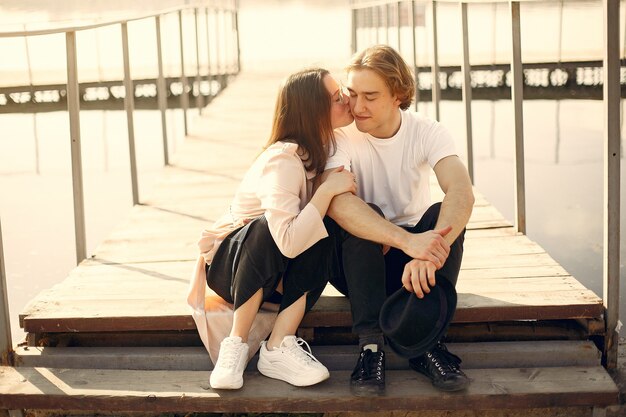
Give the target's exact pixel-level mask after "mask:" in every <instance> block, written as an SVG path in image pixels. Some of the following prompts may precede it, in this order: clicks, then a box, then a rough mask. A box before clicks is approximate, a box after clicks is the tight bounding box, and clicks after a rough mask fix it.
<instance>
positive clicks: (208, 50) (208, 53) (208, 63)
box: [204, 7, 213, 100]
mask: <svg viewBox="0 0 626 417" xmlns="http://www.w3.org/2000/svg"><path fill="white" fill-rule="evenodd" d="M204 15H205V17H206V56H207V58H206V66H207V72H208V78H209V100H212V99H213V74H212V72H211V37H210V36H209V26H210V25H209V8H208V7H207V8H206V9H204Z"/></svg>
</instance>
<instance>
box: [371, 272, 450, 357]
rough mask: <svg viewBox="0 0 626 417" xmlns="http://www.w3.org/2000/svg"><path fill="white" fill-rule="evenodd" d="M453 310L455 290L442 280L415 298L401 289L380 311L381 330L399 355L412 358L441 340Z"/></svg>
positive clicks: (392, 295)
mask: <svg viewBox="0 0 626 417" xmlns="http://www.w3.org/2000/svg"><path fill="white" fill-rule="evenodd" d="M455 309H456V290H455V289H454V285H452V283H450V281H448V280H447V279H445V278H441V279H437V285H435V286H434V287H432V288H431V289H430V293H428V294H424V298H417V296H416V295H415V293H413V292H409V291H407V290H406V289H405V288H404V287H402V288H400V289H399V290H398V291H396V292H395V293H393V294H391V296H389V297H388V298H387V300H386V301H385V303H384V304H383V307H382V308H381V310H380V328H381V330H382V331H383V333H384V334H385V337H386V338H387V341H388V342H389V346H391V348H392V349H393V350H394V351H395V352H396V353H397V354H398V355H400V356H403V357H405V358H415V357H417V356H420V355H422V354H423V353H425V352H426V351H428V350H430V349H432V348H433V347H434V346H435V345H436V344H437V342H438V341H439V340H441V338H442V337H443V335H444V334H445V332H446V330H447V329H448V326H449V324H450V322H451V321H452V316H453V315H454V311H455Z"/></svg>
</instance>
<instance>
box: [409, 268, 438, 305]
mask: <svg viewBox="0 0 626 417" xmlns="http://www.w3.org/2000/svg"><path fill="white" fill-rule="evenodd" d="M436 270H437V268H436V267H435V264H433V263H432V262H429V261H423V260H421V259H413V260H411V261H410V262H409V263H407V264H406V265H405V266H404V272H403V273H402V285H403V286H404V288H406V290H407V291H410V292H414V293H415V295H417V297H418V298H424V294H425V293H426V294H428V293H429V292H430V287H434V286H435V271H436Z"/></svg>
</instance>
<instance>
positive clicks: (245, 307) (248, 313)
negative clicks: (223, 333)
mask: <svg viewBox="0 0 626 417" xmlns="http://www.w3.org/2000/svg"><path fill="white" fill-rule="evenodd" d="M262 301H263V289H262V288H259V290H258V291H257V292H256V293H255V294H254V295H253V296H252V297H250V299H249V300H248V301H246V302H245V303H243V304H242V305H240V306H239V308H238V309H236V310H235V313H234V314H233V327H232V329H230V336H231V337H232V336H239V337H241V340H242V341H243V342H244V343H245V342H247V341H248V335H249V334H250V328H251V327H252V322H253V321H254V318H255V317H256V315H257V313H258V312H259V307H261V302H262ZM290 307H291V306H290ZM279 317H280V315H279ZM281 340H282V339H281Z"/></svg>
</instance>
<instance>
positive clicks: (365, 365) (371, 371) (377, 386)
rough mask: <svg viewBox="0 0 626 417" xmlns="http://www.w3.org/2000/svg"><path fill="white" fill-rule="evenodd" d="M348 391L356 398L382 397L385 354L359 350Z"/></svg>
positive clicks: (380, 351)
mask: <svg viewBox="0 0 626 417" xmlns="http://www.w3.org/2000/svg"><path fill="white" fill-rule="evenodd" d="M350 390H351V391H352V393H353V394H354V395H357V396H368V395H382V394H383V393H384V392H385V352H384V351H383V350H381V349H380V348H379V349H378V352H372V351H371V350H370V349H363V350H361V354H360V355H359V360H358V361H357V363H356V366H355V367H354V371H352V375H351V376H350Z"/></svg>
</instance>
